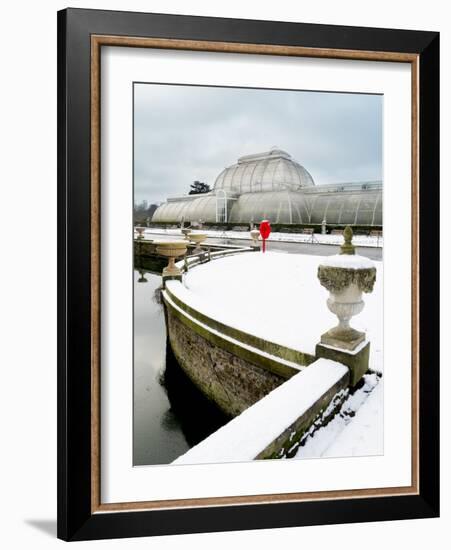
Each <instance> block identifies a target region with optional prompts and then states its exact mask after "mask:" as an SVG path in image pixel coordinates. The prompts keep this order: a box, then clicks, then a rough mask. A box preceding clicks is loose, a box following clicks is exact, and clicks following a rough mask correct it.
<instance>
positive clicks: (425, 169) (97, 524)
mask: <svg viewBox="0 0 451 550" xmlns="http://www.w3.org/2000/svg"><path fill="white" fill-rule="evenodd" d="M93 35H108V36H121V37H144V38H145V37H153V38H162V39H177V40H191V41H216V42H226V43H240V44H266V45H278V46H297V47H304V48H321V49H330V50H331V51H332V50H333V51H337V50H340V51H343V52H350V51H354V52H359V51H366V52H379V53H380V54H381V55H383V54H384V53H385V52H398V53H404V54H414V55H415V56H417V59H418V65H417V67H418V71H419V76H418V90H417V93H418V101H419V104H418V106H419V110H418V112H419V117H418V121H417V123H418V159H416V160H417V161H418V165H419V171H418V174H419V178H418V180H419V183H418V193H419V197H418V201H419V210H418V217H419V231H418V250H419V266H418V267H419V277H418V281H419V288H418V304H417V305H418V308H419V314H418V323H419V342H420V344H419V369H420V377H419V386H418V403H419V415H418V418H419V426H418V433H419V460H418V472H419V490H418V494H416V495H399V496H375V497H366V498H337V499H330V500H324V501H323V500H314V501H304V502H282V503H281V502H274V503H260V504H249V505H247V504H237V505H224V506H203V507H194V508H183V507H180V508H172V509H152V510H136V511H129V510H125V509H124V510H123V511H109V512H104V513H97V512H95V511H93V508H92V445H93V444H95V443H94V442H93V440H92V438H91V427H92V423H91V422H92V421H91V398H92V371H91V358H92V325H91V321H92V318H91V315H92V309H91V306H92V303H91V297H92V287H91V285H92V279H91V266H92V264H91V260H92V254H93V250H92V246H91V243H92V241H91V191H92V190H91V177H92V174H91V138H92V136H91V53H92V51H91V37H92V36H93ZM330 56H331V57H335V55H334V54H333V53H331V55H330ZM438 207H439V33H436V32H423V31H409V30H393V29H377V28H360V27H345V26H330V25H317V24H302V23H283V22H272V21H254V20H239V19H222V18H210V17H192V16H179V15H163V14H148V13H131V12H115V11H102V10H85V9H66V10H63V11H60V12H59V13H58V537H59V538H61V539H64V540H87V539H100V538H116V537H137V536H149V535H165V534H179V533H201V532H213V531H230V530H241V529H260V528H266V529H267V528H278V527H290V526H300V525H316V524H332V523H350V522H366V521H382V520H394V519H412V518H427V517H436V516H438V515H439V330H438V327H439V216H438V212H439V208H438Z"/></svg>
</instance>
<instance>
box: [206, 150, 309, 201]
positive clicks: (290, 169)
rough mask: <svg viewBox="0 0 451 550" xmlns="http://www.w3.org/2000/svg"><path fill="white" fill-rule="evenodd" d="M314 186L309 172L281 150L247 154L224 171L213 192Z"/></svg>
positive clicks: (298, 188)
mask: <svg viewBox="0 0 451 550" xmlns="http://www.w3.org/2000/svg"><path fill="white" fill-rule="evenodd" d="M314 185H315V183H314V181H313V178H312V176H311V175H310V174H309V173H308V172H307V170H306V169H305V168H304V167H303V166H301V165H300V164H299V163H297V162H296V161H295V160H293V159H292V157H291V155H289V154H288V153H286V152H285V151H282V150H280V149H271V151H267V152H264V153H257V154H255V155H247V156H244V157H241V158H239V159H238V162H237V163H236V164H233V165H232V166H229V167H228V168H225V169H224V170H223V171H222V172H221V173H220V174H219V176H218V177H217V178H216V181H215V184H214V189H215V190H218V189H224V190H226V191H228V192H229V193H236V194H240V195H241V194H242V193H255V192H257V193H258V192H262V191H281V190H300V189H303V188H305V187H312V186H314Z"/></svg>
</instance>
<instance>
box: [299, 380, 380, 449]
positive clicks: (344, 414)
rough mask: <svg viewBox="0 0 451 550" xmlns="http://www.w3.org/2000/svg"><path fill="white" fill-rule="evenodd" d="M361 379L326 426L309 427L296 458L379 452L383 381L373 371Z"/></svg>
mask: <svg viewBox="0 0 451 550" xmlns="http://www.w3.org/2000/svg"><path fill="white" fill-rule="evenodd" d="M364 381H365V382H364V385H363V386H362V387H361V388H360V389H358V390H357V391H355V392H354V394H352V395H350V396H349V397H348V398H347V399H346V400H345V401H344V403H343V405H342V406H341V409H340V412H339V413H337V414H336V415H335V417H334V418H333V419H332V420H331V421H330V422H329V423H328V424H327V425H325V426H322V427H319V429H318V428H317V426H313V427H312V429H311V430H310V435H308V436H307V438H306V440H305V444H304V445H303V446H301V447H300V448H299V450H298V452H297V454H296V457H295V458H296V459H306V458H320V457H339V456H371V455H378V454H382V453H383V414H382V411H383V402H382V397H383V383H382V380H379V378H378V376H376V374H367V375H365V376H364ZM323 416H324V417H326V416H327V413H325V414H324V415H323Z"/></svg>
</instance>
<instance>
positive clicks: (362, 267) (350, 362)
mask: <svg viewBox="0 0 451 550" xmlns="http://www.w3.org/2000/svg"><path fill="white" fill-rule="evenodd" d="M343 235H344V243H343V245H342V246H341V254H339V255H337V256H330V257H328V258H325V259H324V261H323V262H322V263H321V265H320V266H319V267H318V278H319V281H320V283H321V285H322V286H323V287H324V288H326V289H327V290H328V291H329V298H328V300H327V307H328V308H329V310H330V311H331V312H332V313H333V314H335V315H336V316H337V317H338V325H337V326H336V327H334V328H331V329H330V330H328V331H327V332H325V333H324V334H322V335H321V341H320V343H318V344H317V345H316V356H317V357H324V358H325V359H332V360H333V361H337V362H339V363H342V364H343V365H346V366H347V367H348V368H349V370H350V385H351V386H355V385H356V384H358V382H359V380H360V379H361V378H362V376H363V375H364V374H365V373H366V372H367V371H368V366H369V354H370V342H366V341H365V333H364V332H359V331H358V330H356V329H354V328H352V327H351V326H350V324H349V323H350V320H351V319H352V317H354V316H355V315H358V314H359V313H360V312H361V311H362V310H363V307H364V302H363V300H362V293H363V292H372V291H373V288H374V283H375V281H376V268H375V266H374V264H373V262H372V261H371V260H369V259H368V258H364V257H362V256H358V255H356V254H355V249H354V246H353V244H352V230H351V228H350V227H346V229H345V230H344V232H343Z"/></svg>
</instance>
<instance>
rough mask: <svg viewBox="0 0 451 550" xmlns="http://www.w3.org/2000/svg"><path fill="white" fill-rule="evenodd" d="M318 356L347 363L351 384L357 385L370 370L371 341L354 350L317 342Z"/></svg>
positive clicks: (343, 363) (316, 353)
mask: <svg viewBox="0 0 451 550" xmlns="http://www.w3.org/2000/svg"><path fill="white" fill-rule="evenodd" d="M315 355H316V357H323V358H324V359H331V360H332V361H337V362H338V363H341V364H342V365H346V366H347V367H348V368H349V371H350V381H349V385H350V386H355V385H356V384H357V383H358V381H359V380H360V379H361V378H362V376H363V375H364V374H365V373H366V372H367V370H368V364H369V358H370V342H366V343H365V344H363V345H362V344H361V345H360V346H359V347H357V349H355V350H354V351H347V350H344V349H337V348H333V347H329V346H326V345H323V344H316V352H315Z"/></svg>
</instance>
